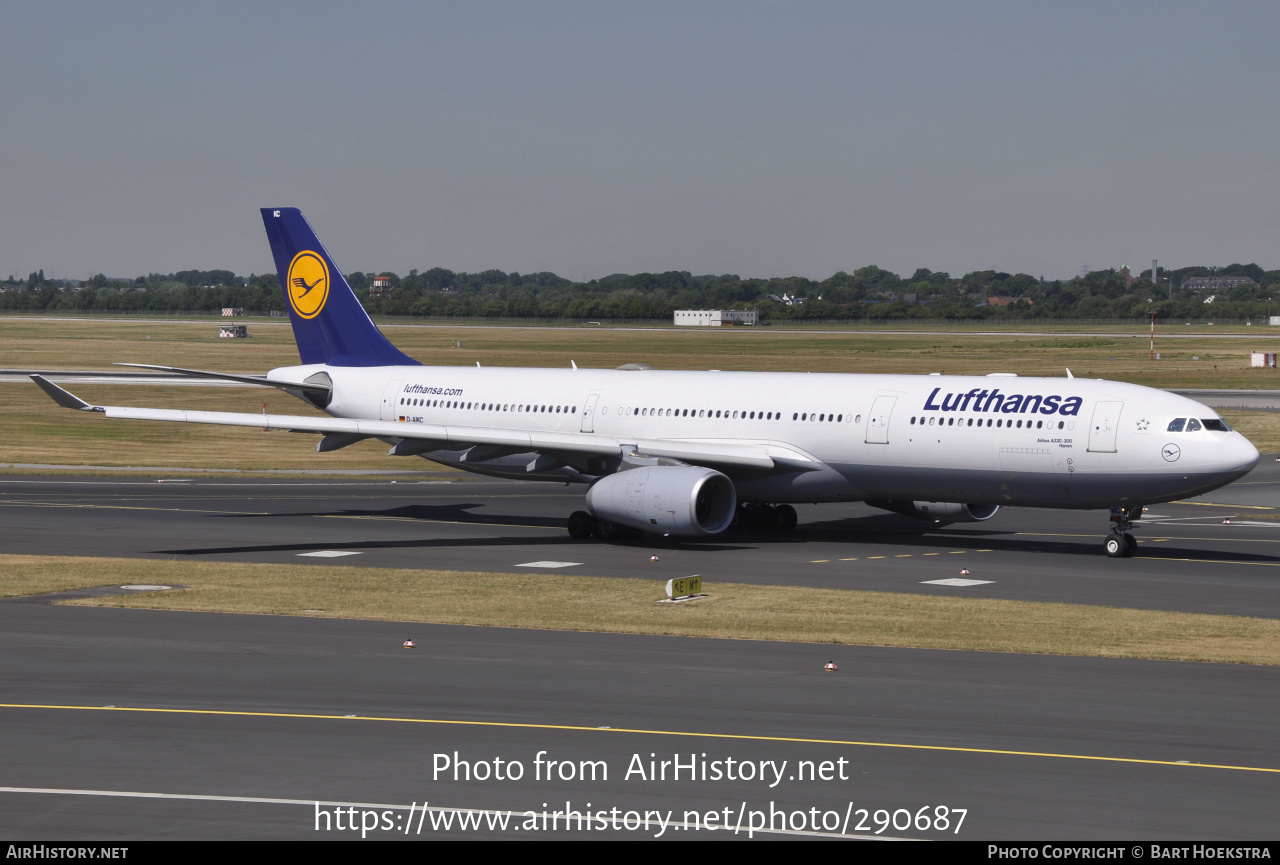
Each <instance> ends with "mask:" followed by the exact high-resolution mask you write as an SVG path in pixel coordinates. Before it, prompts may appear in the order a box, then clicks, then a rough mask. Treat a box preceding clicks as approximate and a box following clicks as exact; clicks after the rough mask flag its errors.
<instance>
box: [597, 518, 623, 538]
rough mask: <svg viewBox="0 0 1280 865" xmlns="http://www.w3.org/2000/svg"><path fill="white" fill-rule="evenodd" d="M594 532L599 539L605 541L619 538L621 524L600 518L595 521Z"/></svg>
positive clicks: (620, 535) (620, 536)
mask: <svg viewBox="0 0 1280 865" xmlns="http://www.w3.org/2000/svg"><path fill="white" fill-rule="evenodd" d="M596 534H597V535H598V536H599V537H600V540H602V541H605V542H607V543H611V542H613V541H617V540H621V538H622V526H620V525H618V524H617V523H615V522H611V521H609V520H600V522H598V523H596Z"/></svg>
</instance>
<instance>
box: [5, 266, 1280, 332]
mask: <svg viewBox="0 0 1280 865" xmlns="http://www.w3.org/2000/svg"><path fill="white" fill-rule="evenodd" d="M379 275H380V276H385V277H387V279H388V280H389V282H390V284H391V288H390V290H389V291H380V290H377V289H374V288H373V287H372V283H373V274H366V273H360V272H356V273H352V274H349V275H348V276H347V281H348V282H349V283H350V284H351V287H352V288H353V289H354V290H355V292H356V295H357V296H358V297H359V298H360V300H361V302H362V303H363V304H364V305H365V308H366V309H368V310H369V312H370V313H372V314H375V315H387V316H419V317H439V318H453V317H467V318H492V319H501V318H543V319H569V320H577V319H587V320H606V319H629V320H654V321H660V320H666V321H670V320H671V316H672V313H673V312H674V311H675V310H677V309H735V308H736V309H742V308H755V309H758V310H759V311H760V317H761V319H763V320H766V321H767V320H774V321H788V320H841V319H844V320H871V321H882V320H893V319H950V320H966V319H968V320H983V319H1015V320H1016V319H1140V318H1146V317H1147V316H1148V315H1150V314H1151V313H1155V315H1156V317H1157V319H1188V320H1190V319H1210V320H1213V319H1220V320H1223V321H1228V320H1235V319H1244V318H1261V317H1262V316H1265V315H1268V314H1269V313H1270V312H1272V309H1271V297H1272V296H1273V294H1274V296H1275V297H1276V298H1277V300H1280V270H1272V271H1264V270H1263V269H1262V268H1261V267H1259V266H1258V265H1256V264H1247V265H1240V264H1233V265H1231V266H1230V267H1226V268H1204V267H1194V268H1183V269H1181V270H1175V271H1172V272H1169V273H1166V274H1164V277H1166V278H1171V282H1172V285H1173V286H1174V288H1173V290H1172V297H1170V290H1169V288H1168V285H1169V282H1166V281H1165V279H1164V278H1162V280H1161V283H1162V284H1161V285H1160V286H1153V285H1152V284H1151V282H1150V271H1146V272H1145V273H1143V274H1140V275H1139V276H1138V277H1137V278H1136V279H1135V278H1126V276H1125V274H1123V273H1121V272H1118V271H1116V270H1098V271H1093V272H1090V273H1086V274H1084V275H1081V276H1078V277H1076V278H1073V279H1070V280H1053V281H1045V280H1043V279H1037V278H1036V277H1033V276H1030V275H1028V274H1025V273H1023V274H1009V273H1002V272H998V271H993V270H987V271H974V272H972V273H967V274H965V275H964V276H961V277H953V276H951V275H950V274H948V273H944V272H940V271H930V270H926V269H924V268H921V269H919V270H917V271H915V273H913V274H912V275H911V276H910V277H903V276H899V275H897V274H895V273H892V272H890V271H887V270H884V269H882V268H879V267H875V266H874V265H873V266H870V267H863V268H859V269H858V270H855V271H853V272H852V273H846V272H844V271H841V272H839V273H836V274H835V275H833V276H831V277H830V278H828V279H825V280H822V281H817V280H809V279H803V278H800V277H788V278H781V279H743V278H741V277H739V276H737V275H735V274H724V275H720V276H710V275H708V276H694V275H692V274H690V273H688V272H683V271H668V272H666V273H640V274H614V275H612V276H607V277H604V278H602V279H595V280H591V281H590V282H585V283H582V282H571V281H570V280H567V279H564V278H563V277H560V276H557V275H556V274H554V273H534V274H519V273H504V272H502V271H500V270H487V271H484V272H482V273H455V272H453V271H450V270H445V269H443V268H433V269H431V270H428V271H425V272H422V273H420V272H418V271H416V270H413V271H410V272H409V274H408V275H407V276H403V277H401V276H399V275H396V274H379ZM1212 275H1218V276H1248V277H1250V278H1251V279H1253V280H1254V281H1255V283H1256V284H1252V285H1241V286H1236V287H1233V288H1229V289H1226V290H1224V291H1221V292H1218V293H1216V294H1215V295H1214V299H1213V302H1212V303H1205V300H1206V293H1205V292H1196V291H1193V290H1188V289H1182V288H1180V286H1181V285H1182V284H1183V283H1184V282H1185V281H1186V280H1187V279H1190V278H1191V277H1193V276H1212ZM990 298H997V299H998V301H997V303H994V304H993V303H990V302H989V299H990ZM801 299H803V300H801ZM1006 301H1012V302H1009V303H1007V305H1005V302H1006ZM227 306H235V307H244V309H245V310H246V311H247V312H250V313H253V312H258V313H265V312H270V311H280V312H283V311H284V310H285V308H286V307H285V300H284V296H283V294H282V293H281V291H280V286H279V281H278V280H277V278H276V276H275V275H274V274H256V275H251V276H249V277H248V278H242V277H238V276H236V275H235V274H234V273H232V272H231V271H228V270H210V271H194V270H192V271H181V272H179V273H171V274H154V273H153V274H149V275H147V276H140V277H138V278H137V279H135V280H112V279H107V278H106V277H105V276H103V275H101V274H98V275H97V276H94V277H92V278H91V279H89V280H87V281H85V282H83V283H79V284H75V285H70V284H66V283H64V282H61V281H54V280H48V279H46V278H45V277H44V272H43V271H38V272H36V273H32V274H30V276H29V277H28V278H27V280H26V281H18V280H15V279H14V278H13V277H10V278H9V280H7V281H6V282H4V283H0V311H24V312H38V311H40V312H58V311H68V312H210V313H213V312H217V311H218V310H220V309H221V308H222V307H227ZM1274 311H1275V312H1276V313H1277V314H1280V306H1277V307H1276V308H1275V310H1274Z"/></svg>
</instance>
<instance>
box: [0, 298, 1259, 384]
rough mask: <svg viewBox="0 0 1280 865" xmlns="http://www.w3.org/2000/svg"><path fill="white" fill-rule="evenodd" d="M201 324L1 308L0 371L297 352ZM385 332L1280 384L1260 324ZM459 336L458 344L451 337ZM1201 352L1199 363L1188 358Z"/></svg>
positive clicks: (274, 335) (446, 345) (695, 354)
mask: <svg viewBox="0 0 1280 865" xmlns="http://www.w3.org/2000/svg"><path fill="white" fill-rule="evenodd" d="M217 325H218V322H217V320H216V319H213V320H206V321H182V320H174V321H159V322H155V321H119V320H105V321H99V320H93V321H80V320H48V319H33V318H24V317H14V316H7V317H0V368H37V369H38V368H59V369H108V368H110V365H111V363H113V362H115V361H128V362H132V363H154V364H162V365H167V366H186V367H195V368H199V369H215V370H221V371H226V372H261V371H265V370H267V369H270V368H272V367H276V366H286V365H289V364H294V363H297V362H298V358H297V351H296V349H295V348H294V344H293V336H292V333H291V330H290V328H289V325H288V323H287V322H284V321H261V322H254V323H251V324H250V325H249V329H250V333H252V334H253V335H254V338H253V339H249V340H227V339H219V338H218V336H217ZM383 330H384V332H385V333H386V334H387V336H388V338H390V339H391V340H392V341H393V342H394V343H395V344H396V345H397V346H399V347H400V348H402V349H403V350H404V351H405V352H406V353H408V354H409V355H410V356H412V357H414V358H416V359H418V360H420V361H422V362H423V363H425V364H429V365H459V366H475V364H476V362H477V361H479V362H480V363H482V364H484V365H485V366H534V367H540V366H551V367H567V366H568V365H569V361H570V360H573V361H576V362H577V364H578V365H579V366H588V367H615V366H618V365H620V364H623V363H631V362H643V363H649V364H652V365H653V366H654V367H657V368H659V369H743V370H791V371H810V372H878V373H930V372H946V373H951V374H975V375H980V374H985V373H989V372H1016V373H1018V374H1020V375H1048V376H1062V375H1065V374H1066V373H1065V369H1066V368H1067V367H1070V368H1071V371H1072V372H1073V373H1074V374H1075V375H1077V376H1081V377H1094V378H1109V379H1116V380H1119V381H1130V382H1134V383H1137V384H1145V385H1150V386H1152V387H1214V388H1218V387H1238V388H1264V389H1270V388H1275V387H1278V386H1280V374H1278V373H1277V372H1276V371H1275V370H1261V369H1250V368H1249V350H1250V349H1251V348H1254V349H1258V350H1262V349H1263V348H1266V347H1267V346H1270V349H1269V350H1272V351H1275V350H1276V348H1275V345H1276V344H1277V343H1280V333H1278V334H1277V335H1275V336H1269V335H1268V334H1269V333H1270V331H1268V330H1266V329H1263V328H1256V329H1255V330H1256V331H1257V334H1258V338H1257V340H1238V339H1223V338H1221V337H1222V336H1223V335H1224V334H1222V333H1217V334H1215V333H1200V334H1199V335H1197V336H1194V337H1190V338H1185V339H1177V340H1172V339H1171V340H1166V341H1164V342H1163V343H1159V344H1158V345H1157V348H1158V350H1160V351H1161V353H1162V356H1163V360H1160V361H1154V362H1153V361H1151V360H1149V359H1148V342H1147V336H1146V334H1145V333H1132V334H1129V333H1116V332H1112V333H1100V334H1097V335H1091V336H1079V335H1053V334H1049V333H1046V334H1043V335H1037V336H1013V335H1010V336H1002V337H992V336H988V335H980V334H974V333H969V332H965V331H964V330H956V331H955V332H954V333H946V334H944V335H939V334H934V333H925V334H886V333H875V332H855V331H849V332H847V333H836V334H832V333H813V332H807V331H800V330H783V329H775V328H757V329H751V328H718V329H717V328H710V329H698V330H691V329H672V328H668V329H649V330H623V329H614V328H591V327H583V328H581V329H571V328H557V329H549V328H504V327H460V326H459V327H451V326H447V325H446V326H440V327H436V326H431V327H426V326H421V325H403V324H390V325H383ZM458 343H461V347H460V348H459V347H457V344H458ZM1193 357H1199V360H1193V359H1192V358H1193Z"/></svg>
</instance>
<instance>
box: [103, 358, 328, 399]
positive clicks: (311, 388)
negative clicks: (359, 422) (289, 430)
mask: <svg viewBox="0 0 1280 865" xmlns="http://www.w3.org/2000/svg"><path fill="white" fill-rule="evenodd" d="M115 366H132V367H137V368H138V369H154V370H159V371H160V372H171V373H174V374H176V375H184V376H189V377H191V378H216V379H222V380H223V381H238V382H241V383H243V384H258V385H262V386H264V387H280V388H289V389H290V390H301V391H307V392H308V393H318V394H327V393H328V392H329V390H330V388H329V385H327V384H316V383H314V382H306V381H300V382H293V381H275V380H273V379H269V378H267V377H266V376H265V375H236V374H235V373H230V372H210V371H209V370H204V369H183V368H182V367H180V366H156V365H154V364H150V363H117V364H115Z"/></svg>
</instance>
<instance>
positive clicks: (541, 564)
mask: <svg viewBox="0 0 1280 865" xmlns="http://www.w3.org/2000/svg"><path fill="white" fill-rule="evenodd" d="M580 564H582V562H522V563H521V564H518V565H516V567H517V568H572V567H574V566H575V565H580Z"/></svg>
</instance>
